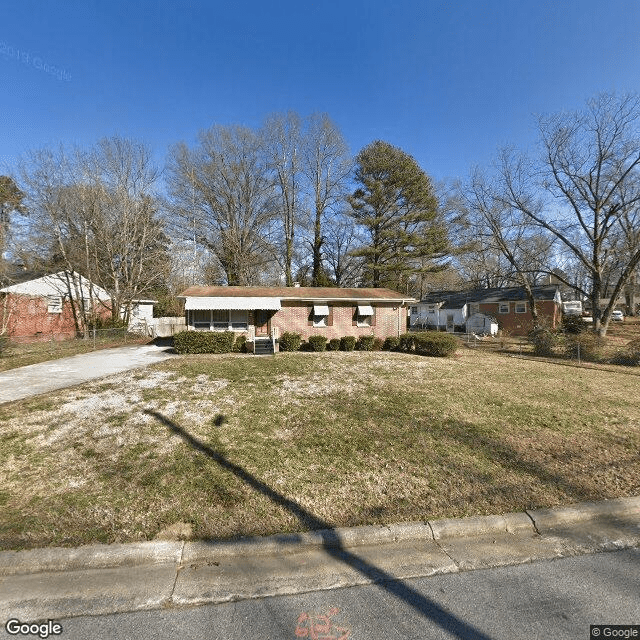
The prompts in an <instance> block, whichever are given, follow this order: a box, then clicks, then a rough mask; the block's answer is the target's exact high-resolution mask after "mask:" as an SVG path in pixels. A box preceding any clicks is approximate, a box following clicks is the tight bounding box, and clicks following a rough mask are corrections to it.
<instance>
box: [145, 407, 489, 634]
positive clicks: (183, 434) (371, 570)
mask: <svg viewBox="0 0 640 640" xmlns="http://www.w3.org/2000/svg"><path fill="white" fill-rule="evenodd" d="M145 413H147V414H148V415H150V416H153V417H154V418H155V419H156V420H158V422H160V423H162V424H163V425H164V426H166V427H167V429H169V430H170V431H171V432H172V433H174V434H175V435H177V436H179V437H180V438H182V439H183V440H184V441H185V442H186V443H187V444H188V445H190V446H191V447H193V448H194V449H195V450H196V451H199V452H200V453H203V454H204V455H206V456H208V457H209V458H211V460H213V461H214V462H215V463H217V464H218V465H220V466H221V467H222V468H223V469H226V470H227V471H230V472H231V473H233V474H234V475H235V476H236V477H238V478H239V479H240V480H242V481H243V482H245V483H246V484H247V485H248V486H250V487H251V488H252V489H254V490H256V491H258V492H260V493H261V494H262V495H264V496H266V497H267V498H269V500H271V501H272V502H274V503H275V504H277V505H279V506H281V507H283V508H284V509H287V510H288V511H289V512H290V513H291V514H293V515H294V516H295V517H296V518H297V519H298V520H299V522H300V524H301V525H302V526H303V527H304V528H306V529H309V530H319V533H320V534H321V536H322V541H323V548H324V549H325V551H326V552H327V553H328V554H329V555H330V556H332V557H333V558H335V559H336V560H339V561H341V562H343V563H344V564H346V565H348V566H350V567H352V568H353V569H355V570H356V571H358V572H359V573H360V574H362V575H363V576H365V577H366V578H368V579H369V580H371V581H372V582H374V583H376V584H378V585H379V586H380V587H381V588H383V589H384V590H385V591H387V592H388V593H389V594H391V595H393V596H395V597H397V598H399V599H400V600H402V601H403V602H405V603H406V604H408V605H409V606H411V607H413V609H415V610H416V611H417V612H418V613H419V614H421V615H422V616H424V617H425V618H427V619H429V620H431V621H432V622H433V623H435V624H437V625H438V626H440V627H441V628H442V629H445V630H446V631H448V632H449V633H450V634H452V635H454V636H456V637H458V638H464V639H469V640H490V637H489V636H487V635H485V634H484V633H482V632H481V631H479V630H478V629H476V628H474V627H473V626H471V625H470V624H468V623H466V622H465V621H464V620H461V619H460V618H458V617H457V616H455V615H453V614H452V613H450V612H449V611H447V610H446V609H444V608H443V607H441V606H440V605H439V604H438V603H436V602H435V601H433V600H431V599H430V598H427V597H426V596H424V595H422V594H421V593H419V592H418V591H416V590H415V589H413V588H411V587H409V586H407V585H406V584H404V583H403V582H402V581H400V580H397V579H396V578H394V577H393V576H392V575H390V574H388V573H387V572H386V571H384V570H382V569H380V568H378V567H376V566H375V565H373V564H371V563H369V562H367V561H366V560H363V559H362V558H360V557H358V556H357V555H356V554H354V553H352V552H351V551H348V550H347V549H345V548H344V547H343V545H342V542H341V541H340V538H339V536H338V535H337V534H336V532H335V531H334V530H333V529H332V528H331V526H330V525H329V524H328V523H327V522H325V521H324V520H322V519H321V518H318V517H317V516H315V515H313V514H312V513H310V512H309V511H307V510H306V509H305V508H304V507H303V506H301V505H300V504H298V503H297V502H296V501H295V500H291V499H290V498H287V497H286V496H283V495H282V494H280V493H278V492H277V491H275V490H274V489H272V488H271V487H269V486H268V485H267V484H265V483H264V482H262V480H259V479H258V478H256V477H254V476H253V475H251V474H250V473H249V472H248V471H246V470H245V469H243V468H242V467H241V466H239V465H237V464H234V463H233V462H231V461H229V460H227V458H226V457H225V456H223V455H222V454H220V453H218V452H217V451H214V450H213V449H211V447H209V446H208V445H206V444H205V443H203V442H201V441H200V440H198V439H197V438H194V437H193V436H192V435H191V434H190V433H188V432H187V431H185V430H184V429H183V428H182V427H180V426H179V425H178V424H176V423H175V422H173V421H172V420H170V419H169V418H167V417H166V416H163V415H162V414H161V413H159V412H157V411H153V410H146V411H145Z"/></svg>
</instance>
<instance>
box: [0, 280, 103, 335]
mask: <svg viewBox="0 0 640 640" xmlns="http://www.w3.org/2000/svg"><path fill="white" fill-rule="evenodd" d="M81 305H83V306H84V308H85V309H90V308H91V309H93V310H94V312H95V314H97V315H99V316H101V317H104V318H105V319H108V318H110V317H111V297H110V296H109V294H108V293H107V292H106V291H105V290H104V289H101V288H100V287H98V286H96V285H92V284H91V283H90V282H89V281H88V280H87V279H86V278H83V277H82V276H81V275H78V274H71V273H69V272H66V271H60V272H59V273H54V274H51V275H46V276H43V277H41V278H35V279H32V280H27V281H25V282H20V283H18V284H14V285H11V286H8V287H4V288H3V289H0V335H1V334H4V335H7V336H8V337H9V338H13V339H20V340H21V341H22V342H32V341H38V340H65V339H68V338H74V337H75V336H76V335H77V316H78V311H79V309H80V308H81Z"/></svg>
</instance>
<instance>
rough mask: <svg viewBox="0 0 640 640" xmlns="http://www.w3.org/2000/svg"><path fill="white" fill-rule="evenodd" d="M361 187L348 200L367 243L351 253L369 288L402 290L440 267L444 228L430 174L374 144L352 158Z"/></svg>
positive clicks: (390, 147)
mask: <svg viewBox="0 0 640 640" xmlns="http://www.w3.org/2000/svg"><path fill="white" fill-rule="evenodd" d="M355 180H356V182H357V183H358V184H359V185H360V186H359V187H358V188H357V189H356V191H355V192H354V193H353V195H352V196H351V197H350V198H349V202H350V204H351V209H352V215H353V217H354V218H355V220H356V222H357V224H358V225H361V226H362V227H364V229H365V231H366V236H367V239H368V242H367V244H366V245H364V246H362V247H361V248H359V249H358V250H356V251H354V252H353V255H355V256H361V257H363V258H364V260H365V268H366V271H367V272H369V274H370V278H369V279H370V281H371V284H372V285H373V286H374V287H382V286H388V287H392V288H395V289H399V290H406V289H408V287H409V283H410V281H411V280H412V279H413V278H415V277H416V276H419V275H421V274H424V273H428V272H432V271H438V270H440V269H441V268H442V266H441V265H438V264H437V263H436V262H435V261H436V260H438V259H442V258H443V257H444V256H446V255H447V253H448V248H449V243H448V238H447V231H446V227H445V225H444V224H443V223H442V220H441V218H440V216H439V214H438V201H437V198H436V196H435V193H434V189H433V185H432V183H431V179H430V178H429V176H428V175H427V174H426V173H425V172H424V171H423V170H422V169H421V168H420V167H419V165H418V163H417V162H416V161H415V160H414V159H413V158H412V157H411V156H410V155H408V154H407V153H405V152H404V151H402V150H401V149H398V148H397V147H394V146H393V145H391V144H389V143H387V142H382V141H380V140H377V141H375V142H372V143H371V144H369V145H368V146H366V147H365V148H364V149H362V151H360V153H359V154H358V156H357V157H356V171H355Z"/></svg>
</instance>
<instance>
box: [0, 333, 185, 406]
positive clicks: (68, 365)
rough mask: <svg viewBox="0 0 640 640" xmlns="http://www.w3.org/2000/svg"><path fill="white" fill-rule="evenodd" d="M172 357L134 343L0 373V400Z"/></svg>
mask: <svg viewBox="0 0 640 640" xmlns="http://www.w3.org/2000/svg"><path fill="white" fill-rule="evenodd" d="M171 357H173V354H172V353H170V349H169V348H168V347H166V346H156V345H135V346H131V347H117V348H115V349H101V350H99V351H92V352H91V353H83V354H80V355H77V356H71V357H70V358H60V359H59V360H49V361H48V362H41V363H39V364H31V365H29V366H27V367H20V368H18V369H10V370H9V371H5V372H3V373H0V403H2V402H12V401H13V400H22V399H23V398H29V397H31V396H35V395H38V394H40V393H47V392H48V391H55V390H56V389H64V388H65V387H73V386H75V385H77V384H82V383H83V382H88V381H89V380H95V379H96V378H103V377H104V376H109V375H112V374H114V373H120V372H121V371H129V370H131V369H138V368H139V367H145V366H147V365H149V364H154V363H155V362H161V361H162V360H166V359H167V358H171Z"/></svg>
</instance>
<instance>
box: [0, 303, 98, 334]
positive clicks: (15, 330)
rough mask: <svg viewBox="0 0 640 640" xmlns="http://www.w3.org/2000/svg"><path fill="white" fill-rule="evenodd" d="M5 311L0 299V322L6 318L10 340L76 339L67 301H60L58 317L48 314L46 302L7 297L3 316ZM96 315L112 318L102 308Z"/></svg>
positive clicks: (69, 305)
mask: <svg viewBox="0 0 640 640" xmlns="http://www.w3.org/2000/svg"><path fill="white" fill-rule="evenodd" d="M4 308H5V301H4V299H0V321H1V320H2V317H3V314H4V313H6V314H7V315H8V318H9V321H8V323H7V335H9V336H11V337H16V338H17V337H31V338H34V339H35V340H37V339H42V340H51V339H52V337H53V339H54V340H64V339H66V338H74V337H75V335H76V329H75V323H74V321H73V310H72V309H71V303H70V301H69V300H66V299H65V300H64V301H63V303H62V312H61V313H49V311H48V300H47V298H44V297H30V296H21V295H13V294H8V295H7V305H6V312H5V311H4ZM99 314H100V316H102V317H104V318H105V319H108V318H111V311H110V309H104V308H103V309H101V311H99Z"/></svg>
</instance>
